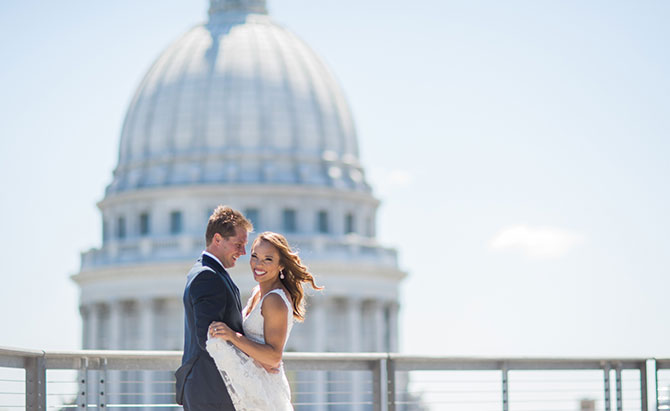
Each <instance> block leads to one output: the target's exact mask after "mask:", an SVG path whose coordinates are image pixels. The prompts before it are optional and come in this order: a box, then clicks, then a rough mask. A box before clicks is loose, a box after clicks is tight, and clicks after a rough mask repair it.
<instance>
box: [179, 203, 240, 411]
mask: <svg viewBox="0 0 670 411" xmlns="http://www.w3.org/2000/svg"><path fill="white" fill-rule="evenodd" d="M252 229H253V226H252V225H251V223H250V222H249V221H248V220H247V219H246V218H245V217H244V216H243V215H242V213H240V212H239V211H236V210H233V209H232V208H230V207H227V206H218V207H217V208H216V210H214V213H213V214H212V215H211V216H210V217H209V222H208V223H207V232H206V233H205V240H206V248H205V251H203V253H202V256H201V257H200V258H199V259H198V260H197V261H196V262H195V264H194V265H193V267H192V268H191V271H190V272H189V273H188V277H187V278H186V289H185V290H184V326H185V329H184V355H183V357H182V365H181V367H179V369H178V370H177V372H176V373H175V377H176V378H177V392H176V396H177V403H178V404H183V405H184V410H185V411H206V410H212V411H214V410H216V411H222V410H230V411H234V409H235V408H234V407H233V404H232V402H231V400H230V397H229V396H228V391H227V390H226V386H225V385H224V383H223V379H222V378H221V375H220V374H219V371H218V370H217V368H216V364H214V360H213V359H212V357H210V355H209V353H208V352H207V350H206V348H205V343H206V342H207V329H208V327H209V324H210V323H211V322H212V321H222V322H224V323H226V324H227V325H228V326H229V327H230V328H232V329H233V330H234V331H237V332H239V333H242V314H241V312H242V305H241V303H240V291H239V290H238V288H237V287H236V286H235V283H233V281H232V279H231V278H230V276H229V275H228V272H226V268H231V267H233V266H234V265H235V262H236V261H237V259H238V258H239V257H240V256H241V255H244V254H246V251H245V246H246V244H247V233H248V232H249V231H251V230H252Z"/></svg>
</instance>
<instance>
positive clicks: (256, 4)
mask: <svg viewBox="0 0 670 411" xmlns="http://www.w3.org/2000/svg"><path fill="white" fill-rule="evenodd" d="M227 12H244V13H258V14H267V8H266V6H265V0H209V15H210V17H211V16H214V15H216V14H222V13H227Z"/></svg>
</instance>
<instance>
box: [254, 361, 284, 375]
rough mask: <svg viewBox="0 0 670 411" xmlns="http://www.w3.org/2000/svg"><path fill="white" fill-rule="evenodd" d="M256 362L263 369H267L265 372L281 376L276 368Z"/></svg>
mask: <svg viewBox="0 0 670 411" xmlns="http://www.w3.org/2000/svg"><path fill="white" fill-rule="evenodd" d="M254 362H255V363H256V364H258V365H260V366H261V367H263V368H265V371H267V372H268V373H269V374H279V368H274V367H272V366H269V365H266V364H263V363H262V362H258V361H256V360H254Z"/></svg>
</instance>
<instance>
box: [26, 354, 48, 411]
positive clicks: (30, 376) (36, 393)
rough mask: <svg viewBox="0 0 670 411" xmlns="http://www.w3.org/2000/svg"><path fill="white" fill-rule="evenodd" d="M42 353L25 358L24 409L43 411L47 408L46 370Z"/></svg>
mask: <svg viewBox="0 0 670 411" xmlns="http://www.w3.org/2000/svg"><path fill="white" fill-rule="evenodd" d="M45 363H46V360H45V358H44V355H42V356H39V357H29V358H26V360H25V369H26V409H27V410H29V411H45V410H46V408H47V387H46V379H47V370H46V367H45V365H46V364H45Z"/></svg>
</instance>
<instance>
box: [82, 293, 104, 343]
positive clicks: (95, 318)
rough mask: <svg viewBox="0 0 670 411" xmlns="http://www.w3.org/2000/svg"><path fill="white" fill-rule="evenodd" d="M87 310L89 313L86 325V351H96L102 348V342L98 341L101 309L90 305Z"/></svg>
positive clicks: (93, 304)
mask: <svg viewBox="0 0 670 411" xmlns="http://www.w3.org/2000/svg"><path fill="white" fill-rule="evenodd" d="M85 309H86V311H87V316H86V317H87V318H86V322H85V323H84V328H85V330H84V333H85V334H86V342H85V343H84V349H88V350H94V349H96V348H101V347H100V341H98V335H99V332H98V327H99V326H100V325H99V324H100V323H99V316H100V308H99V306H98V304H95V303H92V304H88V305H87V306H86V307H85Z"/></svg>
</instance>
